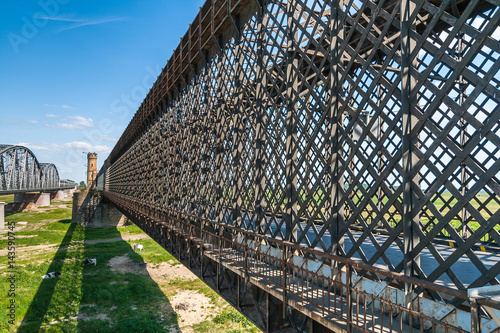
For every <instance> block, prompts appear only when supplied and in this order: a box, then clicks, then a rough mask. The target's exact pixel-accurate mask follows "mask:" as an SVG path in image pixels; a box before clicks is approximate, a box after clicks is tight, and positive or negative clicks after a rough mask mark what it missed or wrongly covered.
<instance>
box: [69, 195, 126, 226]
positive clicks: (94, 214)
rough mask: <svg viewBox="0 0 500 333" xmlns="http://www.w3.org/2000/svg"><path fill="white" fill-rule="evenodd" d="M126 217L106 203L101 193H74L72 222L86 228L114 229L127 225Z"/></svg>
mask: <svg viewBox="0 0 500 333" xmlns="http://www.w3.org/2000/svg"><path fill="white" fill-rule="evenodd" d="M125 221H126V220H125V216H124V215H123V214H122V213H120V211H119V210H118V209H116V208H115V207H114V206H113V205H112V204H110V203H108V202H106V201H104V198H103V197H102V194H101V192H98V191H88V192H87V191H86V192H75V193H73V214H72V222H74V223H78V224H80V225H81V226H83V227H86V228H112V227H117V226H120V225H123V224H125Z"/></svg>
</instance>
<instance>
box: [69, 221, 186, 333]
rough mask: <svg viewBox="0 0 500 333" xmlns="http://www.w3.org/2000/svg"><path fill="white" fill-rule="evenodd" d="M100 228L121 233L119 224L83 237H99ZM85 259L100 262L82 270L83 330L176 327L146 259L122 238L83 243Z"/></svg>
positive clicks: (113, 234)
mask: <svg viewBox="0 0 500 333" xmlns="http://www.w3.org/2000/svg"><path fill="white" fill-rule="evenodd" d="M99 231H102V233H103V234H106V235H108V236H110V237H109V238H115V237H121V234H120V232H119V231H118V229H116V228H107V229H89V228H87V229H86V230H85V239H86V240H88V241H90V240H95V239H101V237H102V236H100V235H99ZM85 257H86V258H92V259H93V258H95V259H97V265H96V266H93V265H90V266H85V267H84V268H83V280H82V298H81V302H80V308H79V316H78V331H79V332H164V331H169V330H173V329H178V323H177V316H176V314H175V312H174V311H173V310H172V306H171V305H170V303H169V301H168V298H167V297H166V296H165V295H164V294H163V292H162V291H161V289H160V287H159V286H158V285H157V284H156V282H155V281H154V280H153V279H152V278H151V277H150V276H149V273H148V271H147V269H146V263H144V261H143V258H142V257H141V256H140V255H139V254H137V253H136V252H134V251H133V249H132V247H131V246H130V245H129V244H128V243H127V242H126V241H124V240H120V241H113V242H103V243H96V244H92V245H85Z"/></svg>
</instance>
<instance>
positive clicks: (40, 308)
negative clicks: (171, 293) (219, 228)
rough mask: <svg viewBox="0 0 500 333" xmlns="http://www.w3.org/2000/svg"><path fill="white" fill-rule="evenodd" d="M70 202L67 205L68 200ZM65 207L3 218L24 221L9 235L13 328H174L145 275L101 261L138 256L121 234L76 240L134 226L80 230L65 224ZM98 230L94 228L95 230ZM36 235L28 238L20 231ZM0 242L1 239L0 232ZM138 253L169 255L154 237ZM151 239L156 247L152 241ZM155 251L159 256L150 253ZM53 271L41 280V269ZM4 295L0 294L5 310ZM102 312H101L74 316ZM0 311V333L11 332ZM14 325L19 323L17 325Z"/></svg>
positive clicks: (1, 289)
mask: <svg viewBox="0 0 500 333" xmlns="http://www.w3.org/2000/svg"><path fill="white" fill-rule="evenodd" d="M68 206H70V205H68ZM70 216H71V210H70V207H68V208H66V209H51V210H50V211H47V212H43V211H31V212H25V213H11V214H9V215H8V216H7V217H6V221H7V222H11V221H27V222H28V225H27V226H25V227H23V226H21V225H18V226H17V227H16V230H15V233H16V236H17V239H16V246H17V249H16V254H17V255H18V256H17V258H16V259H17V260H16V266H15V268H14V269H15V270H16V271H17V274H16V296H15V300H16V320H17V323H16V327H18V332H49V331H50V332H131V331H135V332H161V331H165V330H167V329H168V328H170V327H174V328H176V327H178V325H177V316H176V315H175V313H174V312H173V311H172V314H171V315H169V316H164V315H163V313H162V312H161V311H158V310H159V308H168V306H169V302H168V298H167V297H166V296H165V294H164V293H163V292H162V290H161V289H160V288H159V286H158V285H157V284H156V282H154V281H153V280H152V279H151V277H150V276H149V275H148V274H132V273H127V274H121V273H119V272H114V271H112V270H111V269H110V266H108V265H107V263H108V262H109V260H110V259H112V258H113V257H116V256H129V257H130V258H131V259H132V260H133V261H135V262H142V261H143V260H144V258H142V257H141V254H137V253H136V252H134V251H133V250H132V247H131V244H129V243H127V242H125V241H115V242H105V243H98V244H92V245H88V244H84V243H83V241H84V240H95V239H107V238H115V237H120V235H121V233H122V232H124V233H138V232H141V231H140V229H139V228H137V227H136V226H134V225H131V226H126V227H120V228H110V229H84V228H82V227H81V226H79V225H76V224H72V223H71V220H70V219H69V218H70ZM99 230H100V231H102V233H99ZM28 235H37V236H36V237H33V238H21V236H28ZM0 239H1V240H0V249H5V248H6V246H7V244H6V240H5V237H4V234H2V235H0ZM40 244H56V246H55V247H54V248H47V249H44V250H42V251H36V252H26V251H28V250H24V249H23V248H25V247H26V246H32V245H40ZM147 244H148V245H147V248H148V249H149V251H144V252H150V253H147V254H146V253H145V254H144V256H145V257H146V258H150V259H151V260H152V261H153V260H156V261H158V262H160V261H163V260H171V259H173V257H172V256H171V255H170V254H168V252H166V251H164V250H163V249H161V248H160V247H159V246H158V245H157V244H156V243H154V244H152V243H151V244H149V243H147ZM155 244H156V246H157V247H155V246H154V245H155ZM156 251H158V252H159V251H161V252H162V253H161V254H160V255H155V253H154V252H156ZM86 257H92V258H97V262H98V265H97V266H85V265H83V263H82V262H83V260H84V259H85V258H86ZM5 264H6V261H5V260H4V258H2V261H1V262H0V276H1V278H2V279H5V278H6V274H7V271H8V269H7V267H5ZM54 271H60V272H62V275H61V276H59V277H57V278H54V279H42V278H41V277H42V276H43V275H45V274H46V273H48V272H54ZM8 289H9V284H8V283H0V294H1V295H7V294H8V292H9V290H8ZM9 301H10V298H8V297H4V296H2V297H1V298H0V307H1V308H2V309H5V308H6V307H7V304H8V302H9ZM78 313H80V314H82V313H84V314H85V315H86V316H87V319H90V318H92V316H97V315H99V314H103V313H104V314H106V315H107V317H106V318H105V319H104V320H103V319H99V318H97V317H96V318H94V319H92V320H81V319H79V318H78ZM8 320H9V318H8V317H7V312H6V311H0V332H12V331H13V326H12V325H10V324H9V323H8ZM21 323H22V325H21V326H20V327H19V325H20V324H21Z"/></svg>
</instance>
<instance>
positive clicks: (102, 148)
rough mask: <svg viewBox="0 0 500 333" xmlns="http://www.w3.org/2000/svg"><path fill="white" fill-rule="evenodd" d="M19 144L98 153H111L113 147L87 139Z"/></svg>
mask: <svg viewBox="0 0 500 333" xmlns="http://www.w3.org/2000/svg"><path fill="white" fill-rule="evenodd" d="M16 145H18V146H24V147H28V148H29V149H31V150H44V151H68V150H75V151H79V150H82V151H92V152H94V151H95V152H98V153H109V152H111V147H109V146H106V145H91V144H90V143H88V142H85V141H72V142H66V143H41V144H40V143H38V144H32V143H27V142H19V143H16Z"/></svg>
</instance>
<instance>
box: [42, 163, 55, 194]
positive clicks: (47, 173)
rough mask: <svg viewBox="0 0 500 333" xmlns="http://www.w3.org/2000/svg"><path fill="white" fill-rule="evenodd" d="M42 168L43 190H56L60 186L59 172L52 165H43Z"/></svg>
mask: <svg viewBox="0 0 500 333" xmlns="http://www.w3.org/2000/svg"><path fill="white" fill-rule="evenodd" d="M40 165H41V166H42V182H41V184H42V188H56V187H58V186H59V185H60V184H59V182H60V180H59V172H58V171H57V168H56V166H55V165H54V164H52V163H41V164H40Z"/></svg>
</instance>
